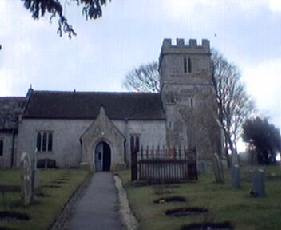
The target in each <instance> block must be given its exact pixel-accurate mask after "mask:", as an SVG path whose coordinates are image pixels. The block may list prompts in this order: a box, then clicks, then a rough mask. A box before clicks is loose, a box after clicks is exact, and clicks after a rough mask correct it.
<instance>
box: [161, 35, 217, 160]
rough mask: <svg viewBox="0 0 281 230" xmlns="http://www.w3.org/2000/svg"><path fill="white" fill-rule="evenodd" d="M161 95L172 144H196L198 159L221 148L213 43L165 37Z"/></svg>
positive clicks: (170, 145)
mask: <svg viewBox="0 0 281 230" xmlns="http://www.w3.org/2000/svg"><path fill="white" fill-rule="evenodd" d="M159 72H160V82H161V99H162V104H163V107H164V110H165V115H166V142H167V145H168V146H169V147H173V146H187V147H189V148H194V147H196V150H197V156H198V158H199V159H202V160H203V159H210V156H211V154H212V153H214V152H218V151H220V149H219V148H220V132H219V127H218V124H217V122H216V113H217V107H216V102H215V91H214V87H213V84H212V68H211V52H210V43H209V41H208V40H206V39H203V40H202V42H201V44H200V45H199V44H197V42H196V40H195V39H190V40H189V42H188V44H186V43H185V41H184V39H177V43H176V44H175V45H173V44H172V41H171V39H165V40H164V41H163V44H162V47H161V54H160V58H159Z"/></svg>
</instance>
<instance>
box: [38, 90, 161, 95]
mask: <svg viewBox="0 0 281 230" xmlns="http://www.w3.org/2000/svg"><path fill="white" fill-rule="evenodd" d="M33 93H50V94H51V93H65V94H75V93H77V94H135V95H143V94H148V95H152V94H153V95H158V94H160V93H154V92H117V91H63V90H34V92H33Z"/></svg>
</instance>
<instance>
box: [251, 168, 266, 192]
mask: <svg viewBox="0 0 281 230" xmlns="http://www.w3.org/2000/svg"><path fill="white" fill-rule="evenodd" d="M252 190H253V192H254V194H255V196H256V197H264V196H265V184H264V170H263V169H259V170H257V171H256V172H255V173H254V175H253V188H252Z"/></svg>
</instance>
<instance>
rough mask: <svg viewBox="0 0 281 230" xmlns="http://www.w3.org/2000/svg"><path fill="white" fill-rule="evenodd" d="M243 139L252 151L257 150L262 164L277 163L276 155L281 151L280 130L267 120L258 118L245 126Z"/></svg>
mask: <svg viewBox="0 0 281 230" xmlns="http://www.w3.org/2000/svg"><path fill="white" fill-rule="evenodd" d="M242 137H243V139H244V141H245V142H247V143H248V144H249V145H250V147H251V149H253V148H254V149H255V153H256V154H257V161H258V163H260V164H273V163H276V154H277V152H280V150H281V137H280V130H279V129H278V128H276V127H275V126H274V125H273V124H270V123H269V122H268V120H267V119H261V118H260V117H256V118H255V119H251V120H246V122H245V123H244V124H243V134H242Z"/></svg>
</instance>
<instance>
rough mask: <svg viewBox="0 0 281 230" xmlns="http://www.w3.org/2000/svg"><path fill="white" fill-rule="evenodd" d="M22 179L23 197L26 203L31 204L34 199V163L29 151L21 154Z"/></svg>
mask: <svg viewBox="0 0 281 230" xmlns="http://www.w3.org/2000/svg"><path fill="white" fill-rule="evenodd" d="M20 163H21V164H20V165H21V170H22V173H21V179H22V198H23V203H24V205H29V204H30V203H31V199H32V181H31V177H32V165H31V159H30V156H29V154H28V153H26V152H23V153H22V155H21V161H20Z"/></svg>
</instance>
